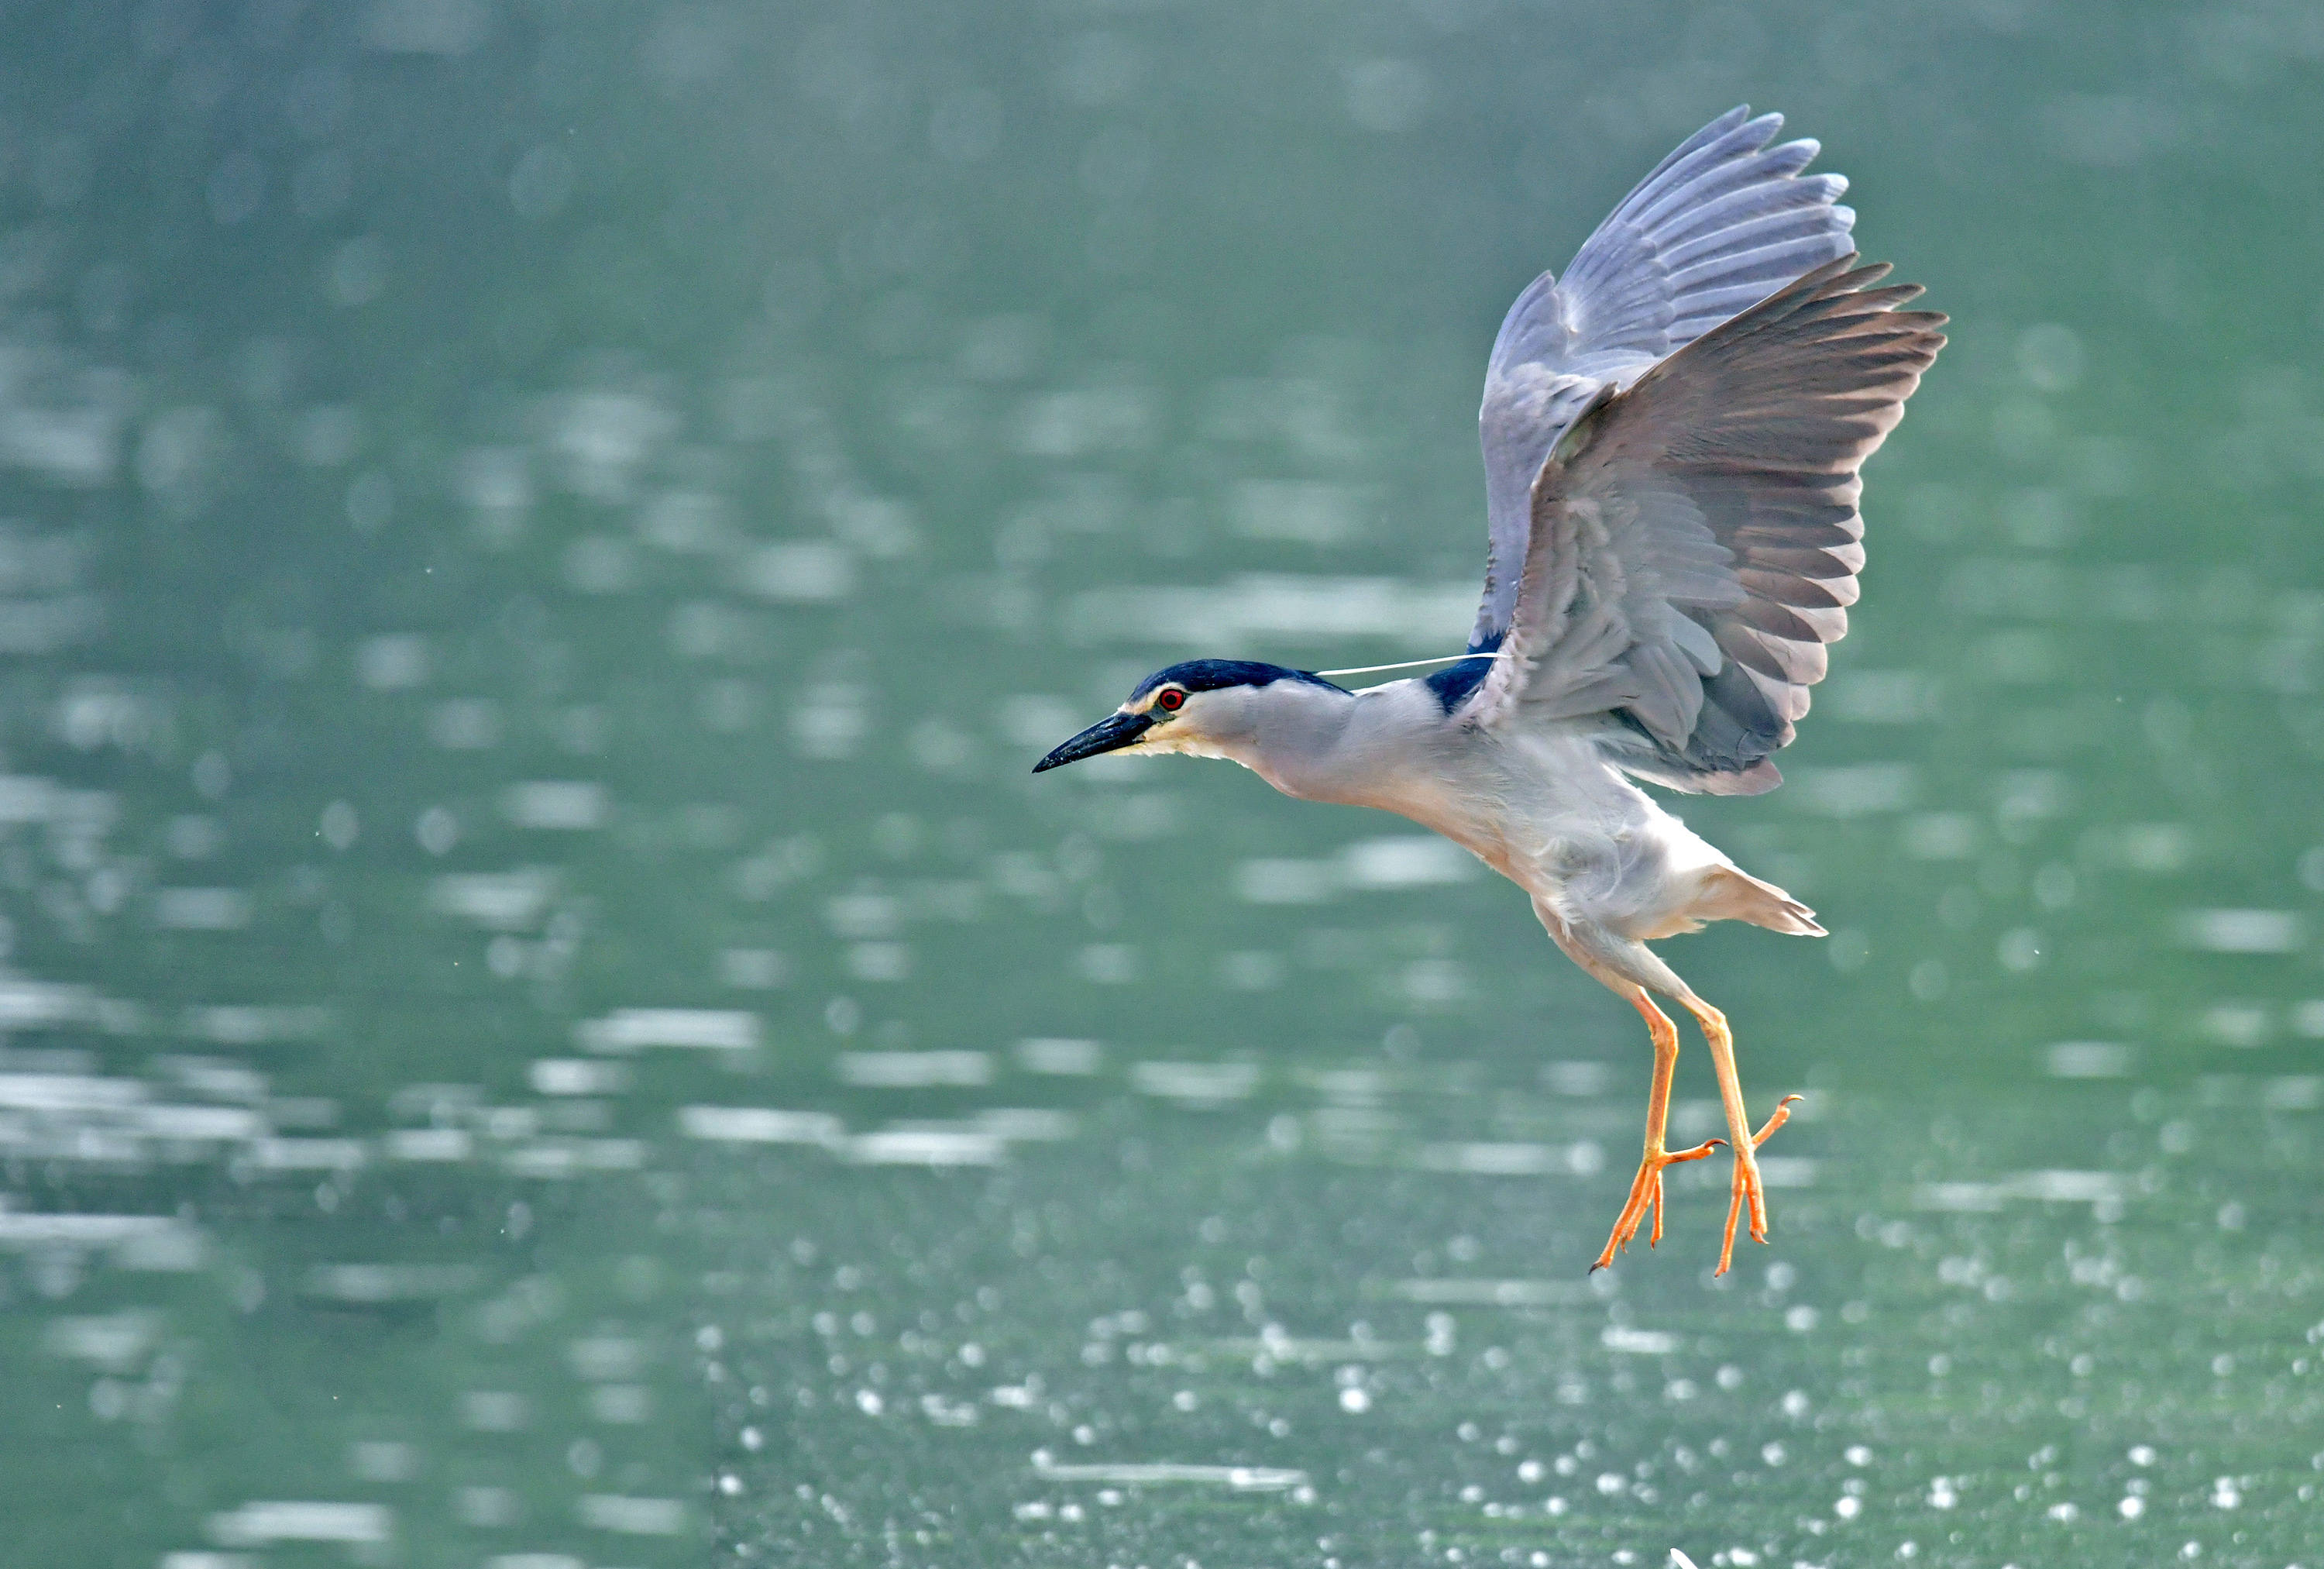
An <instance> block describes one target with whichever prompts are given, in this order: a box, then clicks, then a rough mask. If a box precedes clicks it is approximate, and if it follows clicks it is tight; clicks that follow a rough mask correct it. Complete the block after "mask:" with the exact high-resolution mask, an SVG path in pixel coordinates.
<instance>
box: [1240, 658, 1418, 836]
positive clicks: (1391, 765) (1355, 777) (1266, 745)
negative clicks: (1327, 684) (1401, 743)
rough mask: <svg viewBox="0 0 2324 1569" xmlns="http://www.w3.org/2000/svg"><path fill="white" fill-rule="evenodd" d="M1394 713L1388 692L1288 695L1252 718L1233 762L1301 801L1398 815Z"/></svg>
mask: <svg viewBox="0 0 2324 1569" xmlns="http://www.w3.org/2000/svg"><path fill="white" fill-rule="evenodd" d="M1396 707H1397V705H1396V702H1395V699H1394V697H1392V696H1391V695H1390V694H1389V693H1388V691H1387V690H1386V689H1385V688H1383V689H1381V690H1379V691H1374V692H1367V693H1362V694H1355V693H1349V692H1342V691H1338V690H1335V689H1333V688H1321V687H1303V688H1296V689H1293V690H1287V691H1285V692H1284V693H1282V694H1281V695H1280V696H1273V697H1271V700H1270V701H1269V702H1268V703H1267V705H1266V706H1264V707H1263V708H1262V709H1260V710H1259V712H1258V713H1257V714H1256V715H1254V718H1255V719H1256V721H1257V723H1255V724H1254V725H1252V726H1251V730H1250V735H1249V737H1248V739H1247V740H1246V741H1245V742H1244V743H1243V745H1242V747H1241V748H1240V750H1239V751H1238V752H1237V753H1236V754H1235V761H1238V762H1240V763H1242V764H1243V765H1244V766H1245V767H1247V768H1249V769H1250V770H1251V771H1254V772H1256V773H1257V774H1259V777H1260V778H1262V779H1264V780H1267V782H1268V783H1269V784H1271V785H1273V786H1274V787H1275V788H1276V789H1279V790H1281V791H1282V792H1283V793H1284V794H1285V795H1287V796H1296V797H1297V798H1299V799H1301V800H1308V801H1331V802H1335V803H1337V804H1339V805H1342V806H1351V807H1386V808H1388V809H1390V810H1395V809H1397V808H1396V804H1395V796H1396V789H1395V779H1394V775H1395V774H1396V773H1397V772H1398V771H1399V765H1400V763H1401V762H1402V761H1404V760H1403V759H1402V758H1401V757H1400V756H1399V755H1398V749H1397V747H1396V745H1395V744H1394V743H1395V739H1396V738H1395V736H1394V734H1392V732H1393V731H1394V729H1395V728H1396V726H1395V725H1393V723H1392V721H1393V719H1394V717H1395V714H1394V712H1393V710H1394V709H1395V708H1396Z"/></svg>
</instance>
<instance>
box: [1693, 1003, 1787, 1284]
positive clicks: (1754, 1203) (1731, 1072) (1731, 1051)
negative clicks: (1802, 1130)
mask: <svg viewBox="0 0 2324 1569" xmlns="http://www.w3.org/2000/svg"><path fill="white" fill-rule="evenodd" d="M1686 1006H1687V1010H1688V1011H1690V1012H1692V1014H1693V1015H1694V1017H1695V1019H1696V1020H1697V1021H1698V1022H1699V1023H1701V1026H1702V1035H1703V1038H1704V1039H1705V1040H1707V1041H1709V1042H1710V1043H1711V1063H1712V1065H1713V1066H1715V1067H1716V1068H1717V1069H1718V1070H1719V1098H1720V1100H1721V1101H1723V1102H1725V1103H1726V1106H1727V1127H1728V1130H1729V1131H1730V1132H1731V1133H1733V1134H1734V1135H1735V1177H1734V1181H1733V1184H1732V1186H1731V1187H1730V1188H1729V1195H1728V1200H1727V1236H1726V1240H1725V1241H1723V1242H1722V1243H1721V1244H1720V1249H1719V1268H1718V1269H1716V1270H1715V1271H1713V1273H1715V1274H1720V1275H1724V1274H1726V1273H1727V1271H1728V1269H1729V1267H1730V1266H1732V1264H1733V1263H1734V1261H1735V1224H1736V1223H1737V1222H1738V1221H1739V1220H1740V1219H1741V1218H1742V1216H1743V1211H1744V1208H1745V1206H1746V1205H1748V1206H1749V1208H1750V1211H1751V1240H1752V1241H1755V1242H1764V1241H1766V1240H1767V1192H1766V1186H1765V1185H1764V1184H1762V1183H1761V1182H1760V1180H1759V1161H1758V1158H1757V1155H1756V1154H1755V1153H1754V1151H1756V1150H1757V1149H1758V1148H1759V1146H1760V1145H1762V1144H1764V1143H1766V1141H1767V1136H1768V1135H1769V1134H1771V1133H1773V1132H1774V1131H1775V1130H1776V1129H1778V1128H1780V1127H1782V1126H1783V1125H1784V1123H1785V1122H1787V1121H1790V1120H1791V1115H1792V1103H1793V1102H1794V1101H1796V1100H1798V1099H1799V1098H1800V1097H1799V1096H1797V1095H1786V1096H1784V1099H1783V1101H1782V1103H1780V1104H1778V1105H1777V1106H1776V1107H1775V1115H1773V1116H1771V1117H1769V1118H1768V1119H1767V1122H1766V1126H1765V1127H1763V1128H1761V1129H1760V1130H1759V1131H1758V1132H1757V1133H1754V1132H1752V1131H1751V1123H1750V1121H1749V1119H1748V1117H1747V1116H1746V1115H1745V1113H1744V1110H1743V1082H1742V1080H1741V1079H1740V1078H1738V1076H1737V1075H1736V1072H1735V1037H1734V1035H1733V1034H1732V1033H1731V1032H1729V1029H1728V1028H1727V1016H1726V1015H1725V1014H1723V1013H1721V1012H1720V1011H1719V1010H1718V1009H1716V1008H1713V1007H1712V1006H1711V1004H1710V1003H1708V1002H1704V1001H1701V1000H1700V999H1694V1000H1691V1001H1688V1002H1687V1004H1686Z"/></svg>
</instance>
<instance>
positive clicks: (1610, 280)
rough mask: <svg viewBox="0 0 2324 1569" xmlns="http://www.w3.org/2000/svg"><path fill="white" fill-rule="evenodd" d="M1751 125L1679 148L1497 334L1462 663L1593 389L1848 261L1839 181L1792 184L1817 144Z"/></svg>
mask: <svg viewBox="0 0 2324 1569" xmlns="http://www.w3.org/2000/svg"><path fill="white" fill-rule="evenodd" d="M1750 112H1751V111H1750V110H1749V108H1748V107H1742V108H1737V109H1733V110H1730V111H1729V112H1728V113H1727V114H1724V115H1720V117H1719V118H1718V119H1716V120H1713V121H1712V122H1711V124H1710V125H1705V126H1704V127H1703V128H1702V129H1701V130H1700V131H1698V132H1696V133H1695V134H1693V135H1692V136H1690V137H1688V138H1687V139H1686V141H1685V142H1684V143H1681V144H1680V146H1679V147H1678V148H1677V150H1676V151H1674V152H1672V153H1671V155H1670V156H1669V157H1667V158H1665V159H1664V160H1663V161H1662V162H1660V163H1659V164H1657V165H1655V171H1654V172H1653V173H1651V174H1649V175H1647V176H1646V179H1644V180H1640V181H1639V182H1638V186H1637V189H1635V190H1633V191H1631V192H1630V194H1629V195H1628V196H1627V197H1624V198H1622V201H1621V204H1620V205H1619V206H1618V207H1617V208H1615V209H1614V210H1613V212H1612V213H1610V214H1609V215H1608V217H1607V218H1606V221H1605V222H1604V223H1602V224H1600V225H1599V226H1598V229H1597V232H1596V233H1595V234H1592V235H1591V236H1590V237H1589V239H1587V240H1585V241H1583V242H1582V249H1581V250H1579V251H1577V252H1575V253H1574V256H1573V264H1572V266H1571V267H1569V268H1567V269H1566V272H1565V279H1564V281H1563V282H1560V281H1558V280H1557V279H1556V278H1555V277H1554V276H1553V275H1551V274H1550V273H1547V272H1544V273H1543V274H1542V275H1541V276H1540V277H1538V278H1536V279H1535V280H1534V281H1533V282H1532V283H1531V284H1530V285H1528V286H1527V287H1526V291H1525V292H1524V293H1522V294H1520V295H1518V296H1517V303H1516V304H1514V305H1512V306H1510V307H1509V313H1508V317H1507V318H1505V319H1504V320H1503V321H1502V322H1501V330H1500V335H1499V337H1496V338H1495V339H1494V340H1493V355H1492V359H1491V361H1490V362H1489V365H1487V367H1486V371H1485V400H1484V407H1483V409H1482V410H1481V411H1480V413H1479V415H1478V426H1479V429H1480V434H1481V435H1482V437H1483V440H1484V448H1485V501H1486V509H1487V515H1488V517H1489V521H1490V524H1491V536H1490V548H1491V553H1490V556H1489V558H1488V560H1487V563H1486V568H1485V599H1484V604H1483V605H1482V606H1481V607H1480V609H1479V610H1478V613H1477V626H1476V631H1475V632H1474V633H1473V634H1472V636H1471V640H1470V646H1471V648H1490V647H1492V646H1494V644H1495V642H1496V641H1497V640H1498V639H1499V637H1500V636H1501V635H1502V633H1504V632H1507V631H1508V624H1509V617H1510V614H1511V613H1512V612H1513V611H1514V609H1515V607H1516V604H1517V571H1518V563H1519V562H1521V561H1522V560H1523V559H1524V558H1525V546H1526V531H1527V528H1528V518H1527V512H1528V504H1527V503H1528V497H1529V495H1530V493H1531V491H1532V487H1533V480H1534V475H1536V474H1538V473H1539V472H1540V471H1541V462H1542V459H1543V458H1544V457H1546V456H1548V453H1549V449H1550V448H1551V447H1552V446H1554V445H1555V443H1556V441H1557V438H1558V437H1559V436H1560V435H1561V434H1563V432H1564V431H1565V429H1567V428H1568V427H1569V426H1571V425H1572V422H1573V420H1574V418H1575V416H1576V415H1578V414H1579V413H1580V412H1581V411H1582V409H1583V408H1584V407H1586V406H1587V405H1588V404H1589V402H1590V400H1591V398H1592V397H1593V396H1595V395H1596V394H1597V393H1598V392H1599V391H1600V389H1601V388H1602V387H1604V386H1607V385H1609V384H1611V385H1616V386H1627V385H1628V384H1629V383H1631V382H1633V381H1635V380H1636V379H1637V377H1638V376H1639V375H1640V374H1642V373H1644V372H1645V371H1646V368H1647V367H1648V366H1649V365H1653V364H1655V362H1656V361H1657V360H1660V359H1663V358H1664V357H1665V356H1666V355H1670V354H1671V353H1673V352H1674V351H1675V350H1677V349H1680V348H1683V347H1684V346H1686V345H1687V344H1689V343H1692V341H1694V339H1695V338H1697V337H1701V335H1702V334H1703V333H1705V332H1708V331H1709V330H1710V329H1711V328H1713V327H1716V326H1717V325H1719V323H1720V322H1722V321H1724V320H1726V319H1727V318H1729V317H1730V316H1733V315H1734V314H1735V313H1736V312H1737V311H1738V310H1741V309H1744V308H1745V307H1746V306H1748V305H1754V304H1757V302H1758V301H1760V300H1765V299H1766V297H1767V296H1768V295H1769V294H1772V293H1774V292H1775V290H1777V289H1779V288H1781V287H1782V286H1783V285H1784V284H1785V283H1788V282H1790V281H1792V280H1793V279H1794V278H1796V277H1798V276H1799V275H1800V274H1801V273H1803V272H1806V271H1807V270H1808V269H1809V268H1811V267H1814V266H1818V265H1820V264H1821V263H1825V262H1829V261H1831V260H1832V259H1833V258H1834V257H1836V256H1840V255H1844V254H1847V253H1848V251H1849V249H1850V248H1851V247H1850V245H1849V238H1848V231H1849V226H1851V225H1852V224H1854V223H1855V222H1856V215H1855V214H1854V213H1853V212H1851V211H1849V209H1848V208H1844V207H1840V206H1838V205H1836V204H1837V203H1838V201H1839V199H1840V193H1841V192H1843V191H1845V190H1846V189H1848V181H1847V180H1844V179H1842V178H1841V177H1840V176H1839V175H1837V174H1819V175H1811V176H1806V177H1802V176H1801V174H1800V171H1801V170H1803V169H1804V168H1806V167H1807V165H1808V162H1809V161H1810V160H1812V158H1814V157H1815V155H1816V152H1817V147H1816V144H1815V143H1813V142H1785V143H1782V144H1780V145H1778V146H1772V147H1771V146H1769V145H1768V143H1770V142H1773V141H1774V140H1775V133H1776V132H1777V131H1779V130H1781V129H1782V128H1783V124H1784V117H1783V116H1782V115H1760V116H1759V117H1758V118H1757V119H1756V120H1754V119H1751V118H1749V115H1750Z"/></svg>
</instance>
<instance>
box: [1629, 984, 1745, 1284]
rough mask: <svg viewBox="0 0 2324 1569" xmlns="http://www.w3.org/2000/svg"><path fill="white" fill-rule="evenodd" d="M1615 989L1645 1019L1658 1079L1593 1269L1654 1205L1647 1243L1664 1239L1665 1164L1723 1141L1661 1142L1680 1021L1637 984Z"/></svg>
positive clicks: (1667, 1116)
mask: <svg viewBox="0 0 2324 1569" xmlns="http://www.w3.org/2000/svg"><path fill="white" fill-rule="evenodd" d="M1617 989H1618V990H1620V991H1622V992H1624V994H1625V995H1626V996H1628V998H1629V1000H1630V1006H1631V1007H1633V1008H1636V1009H1637V1011H1638V1012H1639V1014H1640V1016H1641V1017H1643V1018H1644V1019H1645V1020H1646V1032H1647V1033H1648V1034H1650V1035H1652V1036H1653V1037H1654V1038H1655V1084H1654V1089H1653V1090H1652V1091H1651V1092H1649V1094H1647V1097H1646V1154H1645V1155H1644V1156H1643V1157H1641V1158H1640V1159H1639V1161H1638V1175H1637V1177H1633V1178H1631V1179H1630V1197H1629V1201H1628V1203H1626V1204H1623V1206H1622V1214H1621V1216H1620V1218H1619V1219H1618V1220H1616V1221H1615V1223H1614V1232H1613V1234H1612V1235H1611V1236H1609V1237H1608V1238H1607V1239H1606V1251H1604V1252H1602V1253H1600V1254H1599V1255H1598V1261H1597V1262H1596V1263H1594V1264H1592V1265H1591V1266H1590V1271H1591V1274H1593V1275H1594V1274H1596V1273H1597V1272H1598V1271H1599V1270H1600V1269H1604V1268H1605V1267H1606V1266H1607V1265H1609V1264H1610V1263H1612V1262H1613V1261H1614V1255H1615V1254H1616V1253H1618V1252H1620V1251H1622V1249H1623V1248H1624V1247H1625V1246H1626V1245H1627V1244H1628V1242H1629V1241H1630V1239H1631V1238H1632V1237H1635V1236H1636V1235H1637V1233H1638V1223H1639V1222H1640V1221H1642V1220H1644V1219H1645V1218H1646V1211H1647V1210H1648V1209H1650V1208H1651V1209H1652V1210H1653V1211H1654V1215H1655V1224H1654V1229H1653V1230H1652V1231H1651V1232H1648V1233H1647V1234H1646V1246H1648V1247H1650V1248H1651V1247H1653V1246H1655V1244H1656V1243H1658V1242H1660V1241H1662V1240H1663V1168H1664V1167H1665V1166H1676V1165H1677V1164H1679V1163H1680V1162H1681V1161H1683V1160H1700V1159H1701V1158H1703V1157H1704V1156H1706V1155H1708V1154H1710V1153H1711V1151H1712V1150H1713V1149H1717V1148H1718V1147H1719V1145H1720V1144H1721V1143H1722V1142H1724V1140H1718V1139H1713V1140H1711V1142H1710V1143H1708V1144H1701V1145H1697V1146H1696V1147H1695V1148H1694V1149H1682V1150H1679V1151H1678V1152H1677V1153H1676V1154H1673V1153H1671V1152H1670V1151H1668V1150H1666V1149H1664V1148H1663V1130H1664V1126H1665V1123H1666V1122H1668V1121H1669V1120H1670V1090H1671V1072H1672V1070H1673V1069H1674V1068H1675V1067H1676V1066H1678V1027H1677V1026H1676V1025H1674V1024H1673V1023H1672V1022H1671V1021H1670V1019H1669V1017H1668V1016H1667V1015H1665V1013H1664V1012H1663V1011H1662V1010H1661V1009H1659V1008H1657V1007H1655V1004H1654V999H1652V998H1650V997H1648V996H1647V995H1646V992H1644V991H1642V990H1640V989H1639V988H1638V987H1637V986H1627V987H1619V988H1617ZM1770 1131H1773V1130H1772V1128H1771V1129H1770Z"/></svg>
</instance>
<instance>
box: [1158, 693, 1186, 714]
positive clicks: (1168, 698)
mask: <svg viewBox="0 0 2324 1569" xmlns="http://www.w3.org/2000/svg"><path fill="white" fill-rule="evenodd" d="M1185 701H1186V694H1185V693H1184V692H1181V691H1180V690H1178V688H1176V687H1165V688H1162V690H1161V691H1160V692H1159V693H1158V694H1157V695H1156V697H1155V699H1154V706H1156V707H1157V708H1159V709H1161V710H1162V711H1163V712H1164V713H1166V714H1176V712H1177V711H1178V710H1179V708H1180V707H1181V706H1183V705H1184V704H1185Z"/></svg>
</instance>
